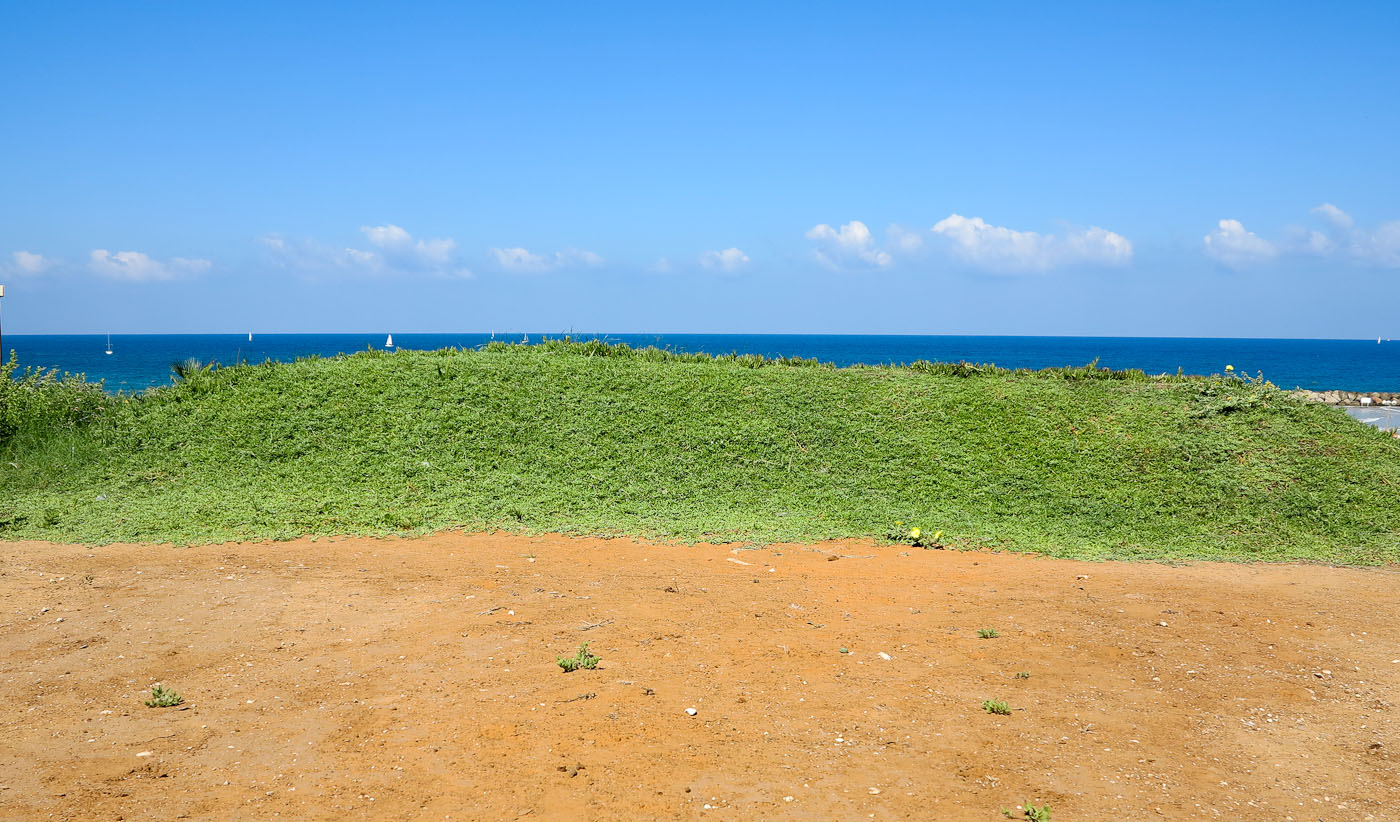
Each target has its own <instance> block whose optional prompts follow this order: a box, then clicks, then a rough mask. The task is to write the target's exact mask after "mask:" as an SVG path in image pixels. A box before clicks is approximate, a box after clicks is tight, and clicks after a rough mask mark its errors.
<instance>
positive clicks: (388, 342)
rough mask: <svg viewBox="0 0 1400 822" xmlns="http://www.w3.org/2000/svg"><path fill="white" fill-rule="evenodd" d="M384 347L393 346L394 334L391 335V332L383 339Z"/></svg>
mask: <svg viewBox="0 0 1400 822" xmlns="http://www.w3.org/2000/svg"><path fill="white" fill-rule="evenodd" d="M384 347H385V348H393V347H394V335H393V334H390V335H389V338H388V339H386V340H385V341H384Z"/></svg>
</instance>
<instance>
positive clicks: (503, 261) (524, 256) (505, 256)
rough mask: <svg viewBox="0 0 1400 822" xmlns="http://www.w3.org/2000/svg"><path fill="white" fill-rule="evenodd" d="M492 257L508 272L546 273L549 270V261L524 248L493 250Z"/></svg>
mask: <svg viewBox="0 0 1400 822" xmlns="http://www.w3.org/2000/svg"><path fill="white" fill-rule="evenodd" d="M491 256H493V257H495V258H496V265H499V266H500V267H501V268H504V269H506V270H507V271H544V270H545V269H547V268H549V261H548V260H546V259H545V258H544V257H541V256H540V255H539V254H531V253H530V252H529V251H527V250H525V249H523V248H493V249H491Z"/></svg>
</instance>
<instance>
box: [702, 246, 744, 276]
mask: <svg viewBox="0 0 1400 822" xmlns="http://www.w3.org/2000/svg"><path fill="white" fill-rule="evenodd" d="M748 264H749V255H747V254H745V253H744V252H742V251H740V250H739V249H737V248H726V249H724V250H723V251H706V252H704V253H703V254H701V255H700V265H703V266H704V267H706V268H717V269H719V270H721V271H738V270H739V269H740V268H743V267H744V266H746V265H748Z"/></svg>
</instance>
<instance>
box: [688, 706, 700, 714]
mask: <svg viewBox="0 0 1400 822" xmlns="http://www.w3.org/2000/svg"><path fill="white" fill-rule="evenodd" d="M685 712H686V715H688V716H695V715H696V714H698V713H700V712H699V711H697V710H695V709H694V708H686V709H685Z"/></svg>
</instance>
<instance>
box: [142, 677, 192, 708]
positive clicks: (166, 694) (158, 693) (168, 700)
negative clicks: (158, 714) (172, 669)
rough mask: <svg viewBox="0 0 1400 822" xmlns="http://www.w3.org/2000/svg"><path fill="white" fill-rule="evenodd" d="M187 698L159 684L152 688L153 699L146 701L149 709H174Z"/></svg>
mask: <svg viewBox="0 0 1400 822" xmlns="http://www.w3.org/2000/svg"><path fill="white" fill-rule="evenodd" d="M184 701H185V698H184V697H183V696H180V694H179V693H178V692H176V691H175V690H174V689H172V688H167V687H165V686H164V685H162V684H160V683H159V682H157V683H156V684H154V685H152V686H151V698H150V699H148V700H146V707H147V708H173V707H175V706H176V705H179V704H180V703H181V702H184Z"/></svg>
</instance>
